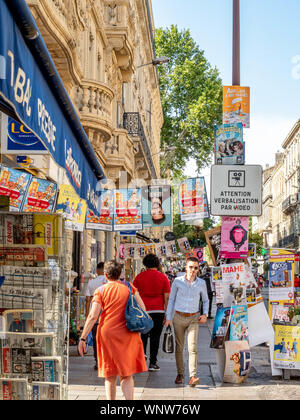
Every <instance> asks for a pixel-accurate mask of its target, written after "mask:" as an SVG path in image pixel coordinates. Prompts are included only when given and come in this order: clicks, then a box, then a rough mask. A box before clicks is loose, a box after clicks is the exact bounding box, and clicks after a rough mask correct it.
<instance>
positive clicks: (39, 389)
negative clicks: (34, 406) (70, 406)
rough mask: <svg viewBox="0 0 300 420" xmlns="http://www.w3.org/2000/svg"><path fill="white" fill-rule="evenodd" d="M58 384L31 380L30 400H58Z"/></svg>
mask: <svg viewBox="0 0 300 420" xmlns="http://www.w3.org/2000/svg"><path fill="white" fill-rule="evenodd" d="M60 387H61V386H60V384H59V383H51V382H50V383H49V382H32V400H35V401H38V400H47V401H48V400H51V401H54V400H60Z"/></svg>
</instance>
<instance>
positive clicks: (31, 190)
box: [22, 177, 58, 213]
mask: <svg viewBox="0 0 300 420" xmlns="http://www.w3.org/2000/svg"><path fill="white" fill-rule="evenodd" d="M57 190H58V189H57V184H56V182H51V181H48V180H47V179H41V178H36V177H32V178H31V181H30V184H29V186H28V189H27V192H26V195H25V198H24V201H23V205H22V211H25V212H47V213H51V212H53V211H54V207H55V203H56V196H57Z"/></svg>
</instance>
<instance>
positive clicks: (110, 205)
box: [85, 190, 114, 232]
mask: <svg viewBox="0 0 300 420" xmlns="http://www.w3.org/2000/svg"><path fill="white" fill-rule="evenodd" d="M99 201H100V211H99V216H97V215H96V214H95V213H94V212H93V210H91V209H88V210H87V213H86V223H85V228H86V229H92V230H93V229H95V230H104V231H108V232H111V231H112V230H113V218H114V192H113V190H105V191H101V195H100V199H99Z"/></svg>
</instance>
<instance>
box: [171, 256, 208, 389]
mask: <svg viewBox="0 0 300 420" xmlns="http://www.w3.org/2000/svg"><path fill="white" fill-rule="evenodd" d="M198 271H199V262H198V259H197V258H194V257H191V258H188V259H187V262H186V273H185V275H184V276H182V277H177V278H176V279H175V280H174V282H173V284H172V287H171V293H170V298H169V303H168V307H167V312H166V322H165V326H166V327H168V326H172V321H171V319H172V316H173V313H174V312H175V313H174V318H173V326H174V335H175V359H176V367H177V377H176V379H175V383H176V384H182V383H183V375H184V360H183V350H184V340H185V334H186V332H187V341H188V353H189V376H190V380H189V385H190V386H192V387H193V386H195V385H198V384H200V378H198V377H197V365H198V354H197V343H198V331H199V324H205V323H206V320H207V315H208V307H209V300H208V296H207V291H206V283H205V281H204V280H202V279H201V278H199V277H197V273H198ZM200 298H202V302H203V315H200V314H199V302H200Z"/></svg>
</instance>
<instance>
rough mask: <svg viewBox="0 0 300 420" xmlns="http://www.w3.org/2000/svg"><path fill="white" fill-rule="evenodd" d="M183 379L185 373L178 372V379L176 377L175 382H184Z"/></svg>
mask: <svg viewBox="0 0 300 420" xmlns="http://www.w3.org/2000/svg"><path fill="white" fill-rule="evenodd" d="M182 380H183V375H181V374H180V373H178V375H177V377H176V379H175V384H182Z"/></svg>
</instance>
